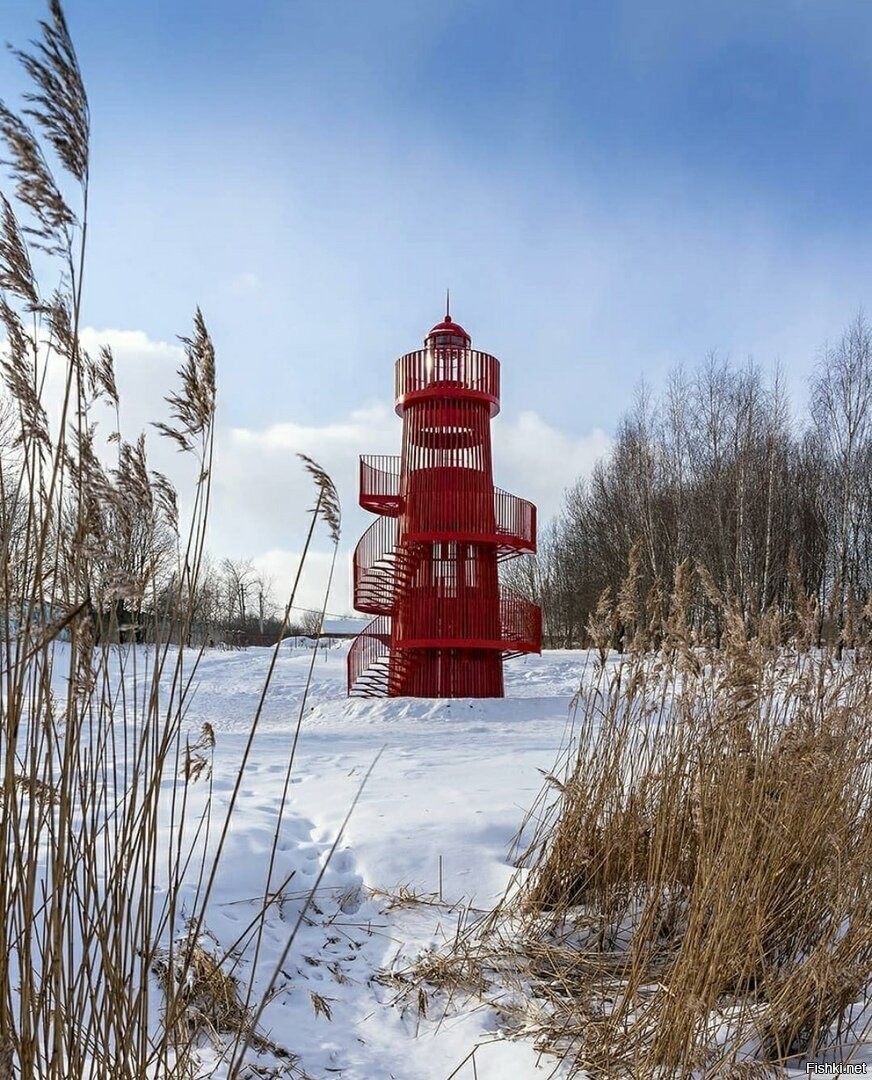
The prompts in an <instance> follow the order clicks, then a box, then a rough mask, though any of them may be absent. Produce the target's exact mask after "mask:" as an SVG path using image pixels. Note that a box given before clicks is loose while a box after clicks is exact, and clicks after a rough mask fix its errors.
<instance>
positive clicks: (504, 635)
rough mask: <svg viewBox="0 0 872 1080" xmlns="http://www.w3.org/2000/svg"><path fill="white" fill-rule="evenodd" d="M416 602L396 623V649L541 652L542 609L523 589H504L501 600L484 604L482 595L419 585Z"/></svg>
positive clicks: (403, 612)
mask: <svg viewBox="0 0 872 1080" xmlns="http://www.w3.org/2000/svg"><path fill="white" fill-rule="evenodd" d="M414 598H415V603H414V604H411V605H409V606H408V609H404V610H403V611H402V613H401V615H400V618H399V619H398V620H397V622H396V624H395V626H394V644H395V646H396V648H398V649H400V650H402V649H418V648H435V647H439V648H458V649H493V650H497V651H500V652H513V653H523V652H538V651H539V642H540V640H541V629H542V613H541V611H540V609H539V608H538V607H537V606H536V605H535V604H531V603H530V601H529V600H527V599H525V598H524V597H523V596H521V595H520V594H519V593H516V592H514V591H513V590H511V589H508V588H506V587H505V586H503V587H501V588H500V593H499V603H498V605H491V606H488V605H485V604H482V603H481V602H480V601H481V597H480V595H476V594H475V593H472V594H470V593H464V592H463V591H460V590H458V592H457V595H455V596H451V595H446V590H445V588H444V587H441V586H428V587H423V588H422V587H416V588H415V589H414Z"/></svg>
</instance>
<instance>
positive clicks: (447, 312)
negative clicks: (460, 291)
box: [445, 289, 451, 322]
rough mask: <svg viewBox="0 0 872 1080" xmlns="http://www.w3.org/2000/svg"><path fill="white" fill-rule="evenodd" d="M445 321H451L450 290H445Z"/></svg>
mask: <svg viewBox="0 0 872 1080" xmlns="http://www.w3.org/2000/svg"><path fill="white" fill-rule="evenodd" d="M445 321H446V322H451V290H450V289H446V290H445Z"/></svg>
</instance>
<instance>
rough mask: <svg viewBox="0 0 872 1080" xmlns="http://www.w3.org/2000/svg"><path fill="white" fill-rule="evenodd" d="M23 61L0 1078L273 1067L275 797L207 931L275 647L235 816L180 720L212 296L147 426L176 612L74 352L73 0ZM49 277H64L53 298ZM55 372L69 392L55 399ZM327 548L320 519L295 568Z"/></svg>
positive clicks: (206, 414)
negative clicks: (170, 389)
mask: <svg viewBox="0 0 872 1080" xmlns="http://www.w3.org/2000/svg"><path fill="white" fill-rule="evenodd" d="M16 56H17V57H18V59H19V60H20V61H21V64H22V66H23V69H24V72H25V73H26V77H27V79H28V84H29V85H28V90H27V93H25V95H24V99H23V100H24V104H23V107H22V108H21V109H20V110H18V111H16V110H14V109H13V108H11V107H10V106H9V105H7V104H6V103H2V102H0V141H2V143H3V147H4V153H3V155H2V156H3V158H4V161H5V164H6V169H7V174H8V177H9V179H10V181H11V190H9V191H8V192H7V193H4V194H0V322H2V329H3V337H5V343H3V345H2V350H0V375H2V383H3V389H2V396H0V403H2V404H0V639H2V640H0V860H2V866H0V1077H3V1078H4V1080H7V1078H9V1077H17V1078H19V1080H24V1078H28V1080H29V1078H39V1080H62V1078H63V1080H70V1078H88V1080H91V1078H93V1080H98V1078H100V1080H102V1078H106V1077H112V1078H113V1080H125V1078H130V1080H134V1078H135V1080H145V1078H146V1077H148V1078H160V1080H164V1078H169V1077H187V1076H194V1075H197V1076H200V1075H203V1073H202V1070H201V1066H200V1055H199V1049H200V1047H201V1044H202V1043H203V1041H204V1040H206V1039H208V1040H209V1041H210V1042H211V1043H212V1044H214V1046H217V1050H218V1058H219V1063H218V1065H217V1066H216V1069H217V1073H218V1074H220V1075H226V1076H233V1077H236V1076H239V1077H242V1076H244V1075H254V1073H252V1072H246V1070H248V1069H249V1068H250V1067H251V1068H254V1066H253V1065H251V1061H252V1057H253V1056H254V1057H258V1055H260V1056H261V1057H265V1059H266V1064H263V1063H261V1064H260V1065H258V1066H257V1069H258V1070H259V1071H257V1073H256V1074H257V1075H259V1076H265V1075H276V1076H278V1075H283V1076H302V1075H303V1074H302V1072H301V1070H300V1069H299V1068H298V1065H297V1062H296V1060H295V1059H294V1057H293V1055H292V1054H291V1053H290V1051H289V1050H287V1048H283V1047H280V1046H278V1045H276V1044H274V1043H271V1042H270V1041H269V1040H267V1039H266V1038H265V1037H264V1035H263V1034H262V1033H261V1032H260V1031H259V1029H258V1019H259V1016H260V1013H261V1011H262V1009H263V1005H264V1001H265V998H266V996H267V995H268V993H269V991H270V989H271V986H272V979H274V974H272V979H271V973H270V972H266V973H265V974H264V973H263V972H258V963H257V961H258V950H259V944H260V938H261V935H262V932H263V925H264V922H265V920H266V919H267V918H268V916H269V913H270V911H271V900H270V897H271V896H272V894H273V893H274V892H275V891H276V889H277V888H278V887H279V886H280V883H277V882H275V881H273V880H272V876H273V864H274V861H275V850H276V848H277V845H278V842H279V833H280V829H281V823H282V817H283V814H284V812H285V806H284V801H283V802H282V805H281V806H279V808H278V809H277V816H276V822H275V836H274V841H273V857H272V859H271V861H270V869H269V876H268V880H267V881H265V883H264V894H263V896H264V899H263V901H262V903H261V905H260V907H259V909H258V911H257V912H256V913H255V915H254V917H253V918H252V920H251V923H250V925H249V926H248V927H247V929H246V930H245V932H244V933H243V934H242V935H241V936H240V938H239V939H238V940H237V941H235V942H221V943H218V942H215V941H214V940H212V939H211V938H210V935H209V928H208V919H207V912H208V905H209V901H210V897H211V895H212V893H213V890H214V886H215V880H216V875H217V872H218V867H219V865H220V863H221V860H222V858H223V853H224V850H225V841H226V838H227V835H228V831H229V828H230V823H231V821H232V819H233V816H234V814H235V812H236V810H237V808H238V805H239V798H240V792H241V789H242V781H243V776H244V773H245V770H246V768H247V767H248V766H249V764H250V759H251V751H252V747H253V743H254V738H255V735H256V732H257V728H258V723H259V720H260V716H261V712H262V709H263V705H264V701H265V698H266V694H267V690H268V686H269V681H270V678H271V676H272V671H273V667H274V664H275V656H276V653H274V654H273V660H272V664H271V665H270V666H269V671H268V673H267V676H266V680H265V685H264V688H263V694H262V696H261V700H260V703H259V706H258V708H257V710H256V713H255V715H254V716H253V717H252V723H251V728H250V734H249V739H248V742H247V745H246V748H245V752H244V756H243V760H242V761H241V762H240V765H239V772H238V775H237V778H236V782H235V786H234V788H233V790H232V792H231V794H230V798H229V805H228V806H227V808H226V809H225V810H224V811H223V817H222V815H221V814H218V812H217V810H216V808H215V802H214V800H213V799H212V797H211V787H210V783H211V781H210V773H211V755H212V751H213V747H214V739H215V736H214V732H213V731H212V730H211V728H210V727H209V725H205V726H204V727H203V729H202V731H200V732H199V733H195V734H194V735H193V736H192V735H191V734H190V733H189V732H188V731H187V730H186V723H185V716H186V711H187V709H188V706H189V704H190V701H191V697H192V694H193V692H194V689H195V685H196V675H197V667H198V663H199V659H200V654H199V653H197V652H196V651H193V652H192V651H190V650H188V649H185V648H182V647H179V645H178V644H176V643H184V642H187V641H188V640H189V639H190V620H191V613H192V611H193V610H194V608H195V604H194V597H195V595H196V590H197V584H198V575H199V570H200V565H201V562H202V558H203V551H204V543H205V535H206V524H207V519H208V512H209V502H210V489H211V479H212V467H213V442H214V423H215V396H216V381H215V380H216V376H215V350H214V347H213V343H212V340H211V338H210V335H209V332H208V329H207V326H206V323H205V320H204V318H203V316H202V314H201V313H200V311H199V310H197V312H196V314H195V318H194V326H193V330H192V332H191V334H190V336H188V337H184V338H182V339H181V341H182V345H183V348H184V356H185V359H184V362H183V364H182V367H181V369H180V371H179V377H180V386H179V389H178V390H177V391H176V392H174V393H172V394H170V396H169V397H168V398H167V405H168V412H167V416H166V417H164V418H163V419H162V420H161V421H159V422H158V423H157V425H156V426H157V428H158V430H159V433H160V435H162V436H164V437H166V438H168V439H170V440H171V441H172V443H173V444H174V445H175V446H176V447H177V448H178V449H179V450H180V451H181V452H182V453H183V454H184V455H186V456H187V457H189V458H190V459H191V460H192V463H193V467H194V471H195V475H196V481H195V484H194V490H193V494H192V497H191V499H190V506H189V511H188V513H187V520H188V521H189V525H188V527H187V528H186V530H185V532H184V534H183V535H181V536H179V537H178V545H177V546H178V568H177V573H176V575H175V579H174V580H175V581H176V582H177V585H176V589H175V591H174V592H173V593H172V594H171V596H170V598H169V600H168V601H167V600H166V598H165V597H163V598H161V597H159V596H158V594H157V591H156V587H155V584H154V580H153V575H151V574H150V573H149V563H148V559H146V560H145V561H144V562H139V563H135V564H134V563H131V562H130V561H127V560H125V558H124V557H123V553H124V547H123V545H119V544H118V543H117V540H118V537H119V535H120V536H122V537H123V536H124V535H126V533H127V532H131V533H132V531H133V530H134V529H137V528H141V527H142V524H143V522H145V524H146V525H155V524H161V525H163V526H166V527H168V528H171V529H173V530H178V524H179V521H178V518H179V513H178V508H177V505H176V495H175V491H174V490H173V487H172V485H171V484H170V482H169V481H168V480H167V478H166V477H164V476H162V475H160V474H159V473H156V472H155V471H153V470H152V469H150V468H149V465H148V460H147V456H146V442H145V439H144V437H138V438H137V439H135V440H134V441H133V442H126V441H124V440H123V439H122V438H121V435H120V433H119V432H118V431H117V430H114V431H110V432H109V435H108V439H107V440H105V441H104V440H103V439H102V434H103V433H102V432H101V429H100V427H99V425H98V424H97V422H96V419H95V417H96V415H97V413H98V408H97V407H98V405H99V404H100V403H101V402H106V403H108V404H109V405H110V406H111V409H112V410H114V414H115V416H116V418H117V416H118V414H119V394H118V389H117V386H116V381H115V376H114V360H113V357H112V354H111V351H110V350H109V349H107V348H104V349H102V350H101V351H100V354H99V355H98V356H91V355H89V354H88V353H87V352H86V351H85V350H84V349H83V347H82V344H81V336H80V321H81V311H82V299H83V287H84V277H85V266H86V260H85V251H86V240H87V231H88V212H89V179H90V164H89V126H90V115H89V107H88V101H87V96H86V93H85V87H84V81H83V78H82V75H81V72H80V70H79V66H78V62H77V60H76V55H75V50H74V48H73V44H72V41H71V38H70V34H69V30H68V27H67V23H66V21H65V18H64V14H63V11H62V9H61V6H60V4H59V3H58V0H50V3H49V14H48V17H47V19H46V20H45V21H44V22H42V23H41V24H40V36H39V38H38V40H37V41H35V42H34V43H33V44H32V46H31V47H30V50H29V51H24V52H23V51H16ZM41 281H51V282H59V285H58V286H57V287H55V288H54V289H53V291H52V292H51V293H50V294H48V295H46V294H45V293H44V291H43V289H42V286H41ZM58 372H60V373H61V376H62V377H61V385H62V390H61V394H60V400H59V402H57V401H53V399H52V397H51V395H50V394H49V392H48V389H47V388H48V387H50V386H51V385H52V382H53V378H54V376H55V374H56V373H58ZM116 427H117V424H116ZM107 444H108V447H109V449H110V450H111V463H110V461H109V458H107V449H106V447H107ZM305 464H306V467H307V468H309V469H310V471H311V472H312V474H313V478H314V480H315V484H316V491H317V502H316V505H315V508H314V513H313V516H312V529H314V527H315V524H316V522H317V521H325V522H326V524H327V526H328V527H329V529H330V532H331V536H332V538H333V541H334V558H335V552H336V545H337V541H338V529H339V505H338V499H337V498H336V492H335V489H334V487H333V485H332V482H331V481H330V478H329V476H327V475H326V474H325V473H324V472H323V471H322V470H320V469H319V468H318V467H317V466H315V465H314V463H312V462H309V461H308V459H307V460H306V462H305ZM311 538H312V530H311V529H310V533H309V538H308V540H307V543H306V549H305V552H304V557H303V558H304V561H305V554H306V552H308V549H309V543H310V541H311ZM117 601H123V602H124V605H126V607H127V608H128V609H129V610H132V611H135V612H137V613H138V616H139V618H141V619H144V620H145V619H152V620H153V627H152V634H151V637H150V639H153V640H154V642H155V644H154V645H152V646H150V647H148V648H147V649H146V648H133V647H127V648H120V647H117V646H114V645H112V644H110V641H111V640H112V639H113V638H114V639H116V640H117V639H118V637H119V633H120V629H121V628H120V627H119V626H118V625H117V619H116V616H115V615H114V614H113V612H117V611H118V610H120V605H119V604H118V603H117ZM292 603H293V596H292V597H291V599H290V600H289V603H288V607H287V610H286V614H285V622H286V624H287V620H288V615H289V612H290V607H291V604H292ZM161 604H163V605H164V607H163V609H161ZM325 604H326V597H325ZM107 612H108V613H109V616H108V618H109V623H110V625H108V626H107V625H106V623H105V618H106V613H107ZM113 619H116V621H115V624H114V625H113V624H112V622H113ZM277 649H278V646H276V650H277ZM299 717H302V707H301V709H300V713H299ZM297 732H299V718H298V727H297ZM295 743H296V738H295ZM291 767H292V761H290V762H289V764H288V776H290V770H291ZM197 785H200V787H199V788H198V789H197V790H196V791H195V788H196V786H197ZM204 785H205V795H204V794H202V792H203V786H204ZM167 838H170V839H169V840H168V839H167ZM183 896H184V897H185V900H184V903H183V901H182V898H183ZM289 937H290V941H292V940H293V933H292V934H291V935H289ZM290 941H289V944H288V948H289V947H290ZM240 957H243V958H244V961H243V962H241V961H240V959H239V958H240ZM270 1070H272V1072H271V1073H270Z"/></svg>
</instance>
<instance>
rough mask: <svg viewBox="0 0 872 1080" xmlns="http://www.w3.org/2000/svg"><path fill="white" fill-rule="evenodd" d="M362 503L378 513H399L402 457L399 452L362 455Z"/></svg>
mask: <svg viewBox="0 0 872 1080" xmlns="http://www.w3.org/2000/svg"><path fill="white" fill-rule="evenodd" d="M360 505H361V506H362V507H363V508H364V509H365V510H372V511H373V512H374V513H377V514H390V515H395V514H398V513H399V511H400V458H399V456H398V455H397V454H364V455H361V458H360Z"/></svg>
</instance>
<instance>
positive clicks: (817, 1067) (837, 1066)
mask: <svg viewBox="0 0 872 1080" xmlns="http://www.w3.org/2000/svg"><path fill="white" fill-rule="evenodd" d="M805 1072H806V1076H866V1075H867V1074H868V1072H869V1067H868V1064H867V1063H866V1062H865V1061H856V1062H844V1061H836V1062H833V1063H826V1064H825V1063H824V1062H820V1061H808V1062H806V1065H805Z"/></svg>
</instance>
